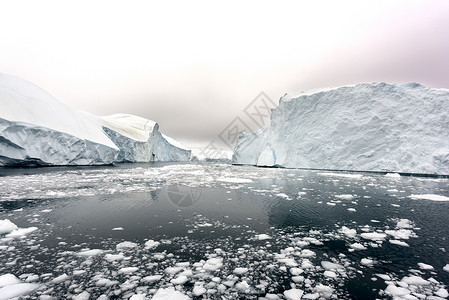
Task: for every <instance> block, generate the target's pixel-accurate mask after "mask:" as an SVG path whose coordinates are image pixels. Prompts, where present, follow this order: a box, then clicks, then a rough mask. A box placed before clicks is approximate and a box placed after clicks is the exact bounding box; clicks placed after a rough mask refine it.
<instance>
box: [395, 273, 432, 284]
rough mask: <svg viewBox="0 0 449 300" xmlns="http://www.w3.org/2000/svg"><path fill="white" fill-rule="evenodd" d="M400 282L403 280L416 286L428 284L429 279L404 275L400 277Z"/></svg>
mask: <svg viewBox="0 0 449 300" xmlns="http://www.w3.org/2000/svg"><path fill="white" fill-rule="evenodd" d="M401 282H405V283H407V284H408V285H417V286H423V285H430V282H429V281H427V280H425V279H424V278H422V277H419V276H416V275H411V276H406V277H404V278H402V280H401Z"/></svg>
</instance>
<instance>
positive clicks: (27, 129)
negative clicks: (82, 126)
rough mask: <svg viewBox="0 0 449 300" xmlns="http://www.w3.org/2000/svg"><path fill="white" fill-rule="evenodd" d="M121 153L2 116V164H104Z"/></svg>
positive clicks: (0, 156) (0, 140)
mask: <svg viewBox="0 0 449 300" xmlns="http://www.w3.org/2000/svg"><path fill="white" fill-rule="evenodd" d="M117 154H118V151H117V150H116V149H114V148H111V147H109V146H106V145H103V144H99V143H95V142H92V141H89V140H85V139H80V138H78V137H76V136H73V135H70V134H67V133H64V132H60V131H56V130H53V129H49V128H46V127H41V126H36V125H33V124H27V123H21V122H10V121H7V120H4V119H1V118H0V166H50V165H104V164H112V163H113V162H114V161H116V157H117Z"/></svg>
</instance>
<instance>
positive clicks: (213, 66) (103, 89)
mask: <svg viewBox="0 0 449 300" xmlns="http://www.w3.org/2000/svg"><path fill="white" fill-rule="evenodd" d="M448 37H449V1H412V0H407V1H403V0H397V1H391V0H389V1H385V0H380V1H272V2H268V1H226V2H216V1H158V2H156V1H154V2H152V1H126V2H125V1H73V2H67V1H47V0H43V1H22V0H17V1H4V2H3V3H2V4H0V72H3V73H8V74H12V75H16V76H19V77H22V78H24V79H27V80H29V81H31V82H34V83H35V84H37V85H38V86H40V87H42V88H44V89H45V90H47V91H48V92H50V93H51V94H53V95H54V96H56V97H57V98H58V99H60V100H61V101H63V102H65V103H66V104H68V105H70V106H72V107H75V108H79V109H82V110H86V111H89V112H92V113H95V114H99V115H106V114H112V113H117V112H122V113H132V114H137V115H139V116H142V117H146V118H150V119H152V120H155V121H157V122H158V123H159V124H160V126H161V129H162V131H164V132H165V133H167V134H168V135H171V136H173V137H174V138H177V139H181V140H189V139H190V140H208V139H211V138H212V137H214V136H216V135H217V134H218V133H219V132H220V131H221V130H222V129H223V128H224V127H226V125H227V124H228V123H229V122H230V121H231V120H232V119H233V118H234V117H235V116H237V115H239V114H241V112H242V110H243V109H244V108H245V107H246V105H247V104H248V103H249V102H251V100H252V99H253V98H254V97H255V96H256V95H258V94H259V92H260V91H265V92H266V93H267V94H268V95H269V96H270V97H271V98H273V100H275V101H277V99H279V97H280V96H282V95H283V94H285V93H297V92H299V91H301V90H307V89H312V88H319V87H328V86H338V85H345V84H354V83H359V82H371V81H385V82H389V83H405V82H412V81H413V82H420V83H422V84H424V85H427V86H431V87H443V88H449V54H448V53H449V38H448ZM205 124H207V125H205Z"/></svg>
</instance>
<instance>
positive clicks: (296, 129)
mask: <svg viewBox="0 0 449 300" xmlns="http://www.w3.org/2000/svg"><path fill="white" fill-rule="evenodd" d="M232 162H233V163H234V164H249V165H257V166H280V167H288V168H311V169H328V170H353V171H379V172H399V173H421V174H440V175H447V174H449V90H447V89H432V88H428V87H424V86H422V85H420V84H417V83H409V84H404V85H393V84H386V83H364V84H358V85H353V86H343V87H338V88H329V89H321V90H312V91H309V92H302V93H300V94H298V95H295V96H289V95H285V96H283V97H282V98H281V99H280V101H279V106H278V107H277V108H275V109H273V110H272V114H271V125H270V127H269V128H266V129H264V130H260V131H257V132H254V133H249V134H245V133H241V134H240V137H239V139H238V142H237V145H236V147H235V150H234V155H233V160H232Z"/></svg>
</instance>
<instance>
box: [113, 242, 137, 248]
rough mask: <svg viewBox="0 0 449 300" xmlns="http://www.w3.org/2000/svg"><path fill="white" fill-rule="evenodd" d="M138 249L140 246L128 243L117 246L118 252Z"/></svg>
mask: <svg viewBox="0 0 449 300" xmlns="http://www.w3.org/2000/svg"><path fill="white" fill-rule="evenodd" d="M137 247H138V245H137V244H136V243H133V242H128V241H125V242H121V243H119V244H117V245H116V246H115V248H116V249H117V250H130V249H134V248H137Z"/></svg>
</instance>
